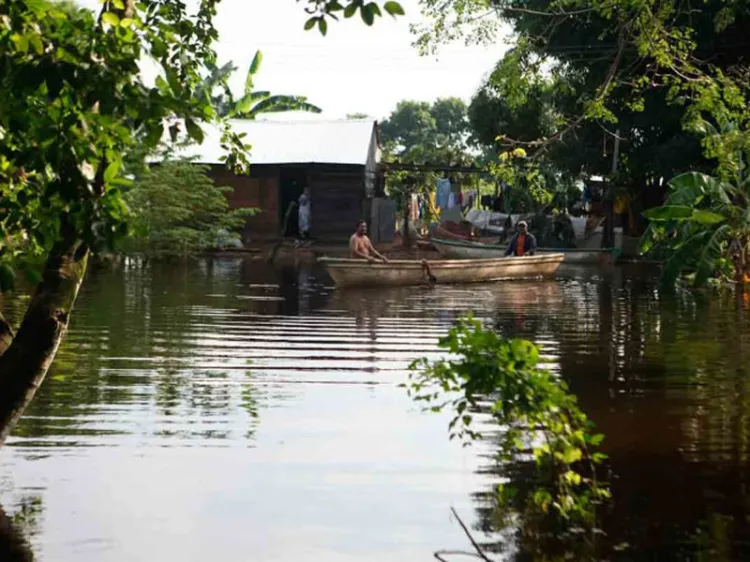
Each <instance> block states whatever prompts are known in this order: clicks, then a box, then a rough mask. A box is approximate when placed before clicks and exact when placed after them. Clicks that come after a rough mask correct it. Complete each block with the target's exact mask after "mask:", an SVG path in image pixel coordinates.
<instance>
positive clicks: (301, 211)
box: [297, 187, 312, 244]
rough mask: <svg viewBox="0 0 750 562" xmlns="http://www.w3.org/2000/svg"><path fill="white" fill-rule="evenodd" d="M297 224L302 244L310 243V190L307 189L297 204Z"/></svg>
mask: <svg viewBox="0 0 750 562" xmlns="http://www.w3.org/2000/svg"><path fill="white" fill-rule="evenodd" d="M297 206H298V210H297V222H298V224H299V236H300V240H301V241H302V243H303V244H304V243H307V244H309V243H310V227H311V222H312V213H311V208H310V189H309V188H307V187H306V188H305V190H304V191H303V192H302V195H300V197H299V201H298V202H297Z"/></svg>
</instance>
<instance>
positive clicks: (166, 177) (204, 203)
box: [121, 160, 255, 258]
mask: <svg viewBox="0 0 750 562" xmlns="http://www.w3.org/2000/svg"><path fill="white" fill-rule="evenodd" d="M207 172H208V167H207V166H200V165H198V164H195V163H193V162H190V161H187V160H181V161H166V162H164V163H162V164H159V165H158V166H154V167H153V168H151V169H149V170H147V171H145V172H144V173H143V174H141V175H140V176H139V177H138V178H137V179H136V181H135V183H134V185H133V188H132V189H131V190H129V191H128V192H127V193H126V194H125V201H126V203H127V204H128V207H129V208H130V210H131V212H132V219H131V221H130V228H131V234H130V236H128V237H127V238H125V239H123V241H122V244H121V250H123V251H125V252H126V253H136V254H140V255H144V256H147V257H152V258H168V257H187V256H191V255H195V254H197V253H199V252H202V251H204V250H208V249H213V248H219V247H223V246H225V245H230V246H231V245H235V244H236V243H239V242H240V236H239V234H238V232H239V230H240V229H241V227H242V226H243V225H244V223H245V218H246V217H248V216H251V215H253V214H254V213H255V209H247V208H246V209H230V208H229V203H228V201H227V197H226V194H227V192H229V191H231V188H229V187H220V186H217V185H215V184H214V182H213V180H212V179H211V178H210V177H209V176H208V174H207Z"/></svg>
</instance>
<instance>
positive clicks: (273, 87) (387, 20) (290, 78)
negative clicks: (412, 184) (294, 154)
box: [217, 0, 504, 118]
mask: <svg viewBox="0 0 750 562" xmlns="http://www.w3.org/2000/svg"><path fill="white" fill-rule="evenodd" d="M401 4H402V6H403V7H404V9H405V10H406V16H402V17H399V18H397V19H395V20H394V19H393V18H392V17H390V16H388V15H385V16H384V17H382V18H377V20H376V22H375V25H373V26H372V27H367V26H366V25H365V24H364V23H363V22H362V20H361V18H360V17H359V15H357V16H355V17H353V18H351V19H348V20H347V19H343V18H342V19H340V21H339V22H333V21H332V22H331V24H330V25H329V27H328V34H327V36H326V37H322V36H321V35H320V33H319V32H318V31H317V28H316V29H314V30H311V31H305V30H304V28H303V27H304V23H305V21H306V20H307V17H308V16H307V14H306V13H305V11H304V9H303V8H304V6H303V2H299V3H298V2H296V1H295V0H222V2H221V3H220V4H219V14H218V19H217V26H218V29H219V34H220V41H219V47H218V53H219V58H220V60H221V61H222V62H224V61H227V60H233V61H234V62H235V64H236V65H237V66H239V67H240V71H239V72H238V76H236V77H235V80H234V81H233V82H232V85H233V86H236V87H237V88H238V89H241V88H242V85H243V83H244V73H245V69H246V68H247V66H248V65H249V63H250V61H251V60H252V57H253V55H254V53H255V50H256V49H261V50H262V51H263V54H264V59H263V66H262V68H261V71H260V73H259V75H258V80H257V84H256V87H257V88H259V89H264V90H270V91H272V92H273V93H286V94H298V95H306V96H307V97H308V98H309V99H310V101H311V102H312V103H315V104H316V105H318V106H319V107H321V108H322V109H323V116H324V117H328V118H338V117H344V116H345V115H346V114H347V113H355V112H358V113H359V112H362V113H367V114H368V115H370V116H372V117H375V118H381V117H386V116H387V115H388V114H389V113H390V112H391V110H392V109H393V107H395V105H396V103H397V102H398V101H400V100H402V99H416V100H425V101H431V100H434V99H435V98H437V97H446V96H458V97H461V98H464V99H465V100H467V101H468V100H469V98H470V97H471V96H472V94H473V93H474V92H475V91H476V89H477V88H478V87H479V85H480V84H481V82H482V78H483V77H484V75H485V74H486V73H487V72H488V71H490V70H491V69H492V67H493V66H494V63H496V62H497V60H498V59H499V58H500V56H501V55H502V52H503V50H504V46H503V45H502V44H498V45H497V46H494V47H493V48H482V47H467V46H465V45H464V44H460V45H451V46H447V47H444V48H443V49H441V51H440V53H439V55H438V58H437V60H436V59H435V57H420V56H419V55H418V54H417V51H416V49H415V48H414V47H412V45H411V43H412V40H413V36H412V35H411V34H410V32H409V23H410V22H415V21H422V17H421V14H420V13H419V6H418V2H417V0H402V2H401Z"/></svg>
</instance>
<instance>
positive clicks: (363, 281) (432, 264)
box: [318, 254, 563, 287]
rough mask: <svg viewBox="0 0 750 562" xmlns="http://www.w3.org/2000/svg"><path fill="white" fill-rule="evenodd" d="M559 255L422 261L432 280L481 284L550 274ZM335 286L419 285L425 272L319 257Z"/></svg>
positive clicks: (415, 264)
mask: <svg viewBox="0 0 750 562" xmlns="http://www.w3.org/2000/svg"><path fill="white" fill-rule="evenodd" d="M562 260H563V255H562V254H548V255H544V256H525V257H520V258H516V257H508V258H495V259H483V260H435V261H428V262H426V263H427V265H428V267H429V273H430V274H431V275H432V276H433V277H434V278H435V279H434V282H436V283H448V284H450V283H481V282H484V281H494V280H497V279H514V278H516V279H517V278H534V277H545V276H549V275H553V274H554V273H555V272H556V271H557V269H558V267H560V263H561V262H562ZM318 261H319V262H320V263H321V264H322V265H323V266H324V267H325V268H326V270H327V271H328V274H329V275H330V276H331V278H332V279H333V282H334V283H335V284H336V286H338V287H380V286H389V287H394V286H404V285H422V284H425V283H427V282H428V278H427V271H426V270H425V267H424V266H423V264H422V262H420V261H418V260H394V261H391V262H389V263H368V262H366V261H364V260H353V259H337V258H320V259H319V260H318Z"/></svg>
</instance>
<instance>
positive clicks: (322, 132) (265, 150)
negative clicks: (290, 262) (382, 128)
mask: <svg viewBox="0 0 750 562" xmlns="http://www.w3.org/2000/svg"><path fill="white" fill-rule="evenodd" d="M232 128H233V130H234V131H235V132H237V133H245V134H246V136H245V137H244V139H243V140H244V142H246V143H248V144H250V145H251V146H252V148H251V151H250V162H251V165H250V175H249V176H242V175H236V174H233V173H232V172H230V171H229V170H227V169H226V167H224V165H223V163H222V160H221V157H222V155H223V154H224V151H223V150H222V148H221V142H220V141H221V133H220V131H219V130H218V129H216V128H210V127H205V128H204V133H205V138H204V140H203V142H202V143H201V144H200V145H196V144H194V145H190V146H188V147H186V148H183V149H181V150H180V153H179V156H182V157H187V158H193V159H194V161H195V162H197V163H201V164H206V165H208V166H210V167H211V172H210V173H211V176H212V177H213V179H214V181H215V182H216V184H217V185H224V186H229V187H231V188H232V189H233V192H232V193H230V194H228V198H229V200H230V204H231V205H232V207H234V208H241V207H254V208H257V209H259V210H260V212H259V213H258V214H257V215H255V216H253V217H251V218H249V219H248V222H247V227H246V231H245V239H246V240H249V241H252V240H268V239H272V238H276V237H278V235H279V232H280V230H281V227H282V225H283V220H284V215H285V214H286V212H287V209H288V208H289V205H290V204H291V203H292V202H296V201H297V200H298V199H299V197H300V195H301V194H302V192H303V190H304V189H305V188H309V190H310V198H311V211H312V231H311V234H312V236H313V238H316V239H323V240H338V239H344V238H347V237H348V236H349V235H350V234H351V233H352V232H353V230H354V227H355V224H356V222H357V221H358V220H360V219H362V218H363V217H365V216H366V215H367V213H369V206H368V201H369V200H370V199H371V198H372V197H373V195H374V194H375V190H376V186H377V185H378V179H377V173H378V164H379V162H380V154H381V151H380V143H379V135H378V127H377V122H375V121H369V120H338V121H319V120H316V121H249V120H233V121H232ZM297 229H298V226H297V213H296V212H293V213H291V215H290V220H289V223H288V227H287V230H286V233H285V234H286V235H287V236H295V235H296V234H297Z"/></svg>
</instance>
